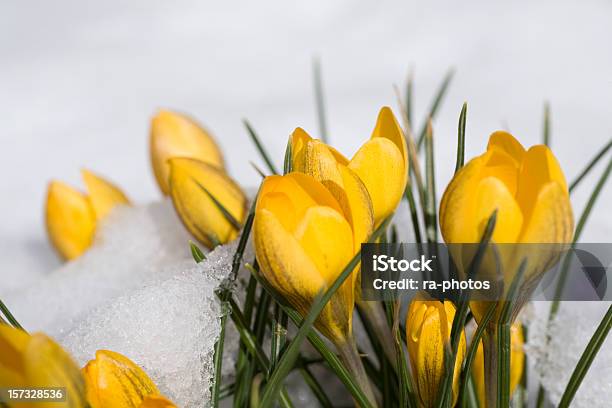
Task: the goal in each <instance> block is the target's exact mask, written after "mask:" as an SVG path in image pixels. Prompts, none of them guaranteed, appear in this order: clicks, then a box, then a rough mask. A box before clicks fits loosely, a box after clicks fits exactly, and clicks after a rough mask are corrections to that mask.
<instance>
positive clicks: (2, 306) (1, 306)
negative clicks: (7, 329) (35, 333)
mask: <svg viewBox="0 0 612 408" xmlns="http://www.w3.org/2000/svg"><path fill="white" fill-rule="evenodd" d="M0 312H2V314H3V315H4V317H6V320H7V321H8V322H9V323H10V324H11V325H12V326H13V327H15V328H16V329H20V330H23V331H26V330H25V329H24V328H23V326H22V325H20V324H19V322H18V321H17V319H15V316H13V314H12V313H11V311H10V310H9V308H8V307H6V305H5V304H4V302H3V301H2V299H0ZM0 317H2V316H0Z"/></svg>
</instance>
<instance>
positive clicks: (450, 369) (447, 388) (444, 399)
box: [438, 210, 497, 408]
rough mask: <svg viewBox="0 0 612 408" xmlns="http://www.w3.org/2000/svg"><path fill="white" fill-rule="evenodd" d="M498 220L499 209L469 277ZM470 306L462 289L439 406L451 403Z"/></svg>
mask: <svg viewBox="0 0 612 408" xmlns="http://www.w3.org/2000/svg"><path fill="white" fill-rule="evenodd" d="M496 221H497V210H495V211H493V213H492V214H491V216H490V217H489V219H488V220H487V225H486V227H485V230H484V232H483V234H482V238H481V239H480V243H479V244H478V248H477V250H476V254H475V255H474V258H473V259H472V261H471V262H470V265H469V266H468V276H467V278H468V279H473V277H474V275H475V274H476V272H477V271H478V269H479V268H480V264H481V262H482V259H483V257H484V255H485V251H486V248H487V246H488V245H489V243H490V242H491V237H492V236H493V231H494V230H495V224H496ZM468 306H469V292H468V291H462V292H461V294H460V296H459V301H458V302H457V310H456V312H455V318H454V319H453V324H452V328H451V336H450V347H448V348H447V349H448V350H445V354H444V367H445V369H444V377H443V379H442V381H441V382H440V389H439V393H438V394H439V397H438V408H447V407H449V406H450V405H451V401H452V384H453V376H454V372H455V360H456V358H457V350H458V348H459V340H460V339H461V333H463V328H464V326H465V320H466V316H467V312H468Z"/></svg>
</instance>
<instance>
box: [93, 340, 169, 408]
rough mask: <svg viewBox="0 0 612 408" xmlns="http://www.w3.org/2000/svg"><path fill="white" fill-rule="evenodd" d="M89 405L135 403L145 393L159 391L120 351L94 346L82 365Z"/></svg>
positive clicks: (100, 407)
mask: <svg viewBox="0 0 612 408" xmlns="http://www.w3.org/2000/svg"><path fill="white" fill-rule="evenodd" d="M83 374H84V376H85V382H86V389H87V400H88V402H89V404H90V406H91V408H103V407H116V408H131V407H138V406H140V404H141V403H142V401H143V400H144V398H145V397H146V396H149V395H155V394H159V390H158V389H157V387H156V386H155V384H154V383H153V381H151V379H150V378H149V377H148V376H147V374H146V373H145V372H144V371H143V370H142V369H141V368H140V367H139V366H137V365H136V364H134V363H133V362H132V361H131V360H130V359H128V358H127V357H125V356H123V355H122V354H119V353H116V352H113V351H109V350H98V351H97V352H96V358H95V360H91V361H90V362H89V363H87V365H86V366H85V367H83Z"/></svg>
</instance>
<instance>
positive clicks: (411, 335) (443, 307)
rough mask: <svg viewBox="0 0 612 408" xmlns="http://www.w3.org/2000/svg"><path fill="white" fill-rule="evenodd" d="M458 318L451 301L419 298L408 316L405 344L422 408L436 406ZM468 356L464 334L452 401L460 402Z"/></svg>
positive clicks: (454, 378)
mask: <svg viewBox="0 0 612 408" xmlns="http://www.w3.org/2000/svg"><path fill="white" fill-rule="evenodd" d="M454 318H455V306H454V305H453V304H452V302H450V301H445V302H444V303H442V302H439V301H437V300H432V301H428V300H422V298H421V297H420V296H417V297H416V298H414V299H413V300H412V302H411V303H410V307H409V309H408V314H407V315H406V342H407V346H408V356H409V357H410V364H411V366H412V375H413V378H414V382H415V386H416V391H417V394H418V397H419V402H420V404H421V406H423V407H425V408H429V407H433V406H436V403H437V402H438V389H439V387H440V383H441V381H442V378H443V376H444V348H445V347H446V346H448V345H449V342H450V334H451V329H452V326H453V319H454ZM464 356H465V334H464V333H461V338H460V340H459V347H458V349H457V359H456V360H455V371H454V376H453V399H452V402H451V406H454V405H455V403H456V402H457V397H458V393H459V374H460V372H461V365H462V364H463V358H464Z"/></svg>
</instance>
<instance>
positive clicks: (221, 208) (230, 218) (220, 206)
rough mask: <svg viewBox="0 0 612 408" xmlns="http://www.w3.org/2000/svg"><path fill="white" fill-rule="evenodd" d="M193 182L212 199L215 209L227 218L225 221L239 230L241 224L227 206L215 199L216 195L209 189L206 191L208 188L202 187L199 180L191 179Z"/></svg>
mask: <svg viewBox="0 0 612 408" xmlns="http://www.w3.org/2000/svg"><path fill="white" fill-rule="evenodd" d="M192 180H193V182H194V183H196V185H197V186H198V187H199V188H200V190H202V191H203V192H204V193H206V195H208V197H209V198H210V199H211V200H212V202H213V204H215V207H217V209H218V210H219V211H221V214H223V217H224V218H225V219H226V220H227V222H229V223H230V224H231V225H232V227H234V229H235V230H236V231H239V230H240V228H242V225H241V224H240V222H239V221H238V220H237V219H236V218H235V217H234V216H233V215H232V214H231V213H230V212H229V211H228V210H227V208H225V206H224V205H223V204H222V203H221V201H219V200H217V197H215V196H214V195H213V194H212V193H211V192H210V191H208V189H207V188H206V187H204V186H203V185H202V184H201V183H200V182H199V181H197V180H196V179H193V178H192Z"/></svg>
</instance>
